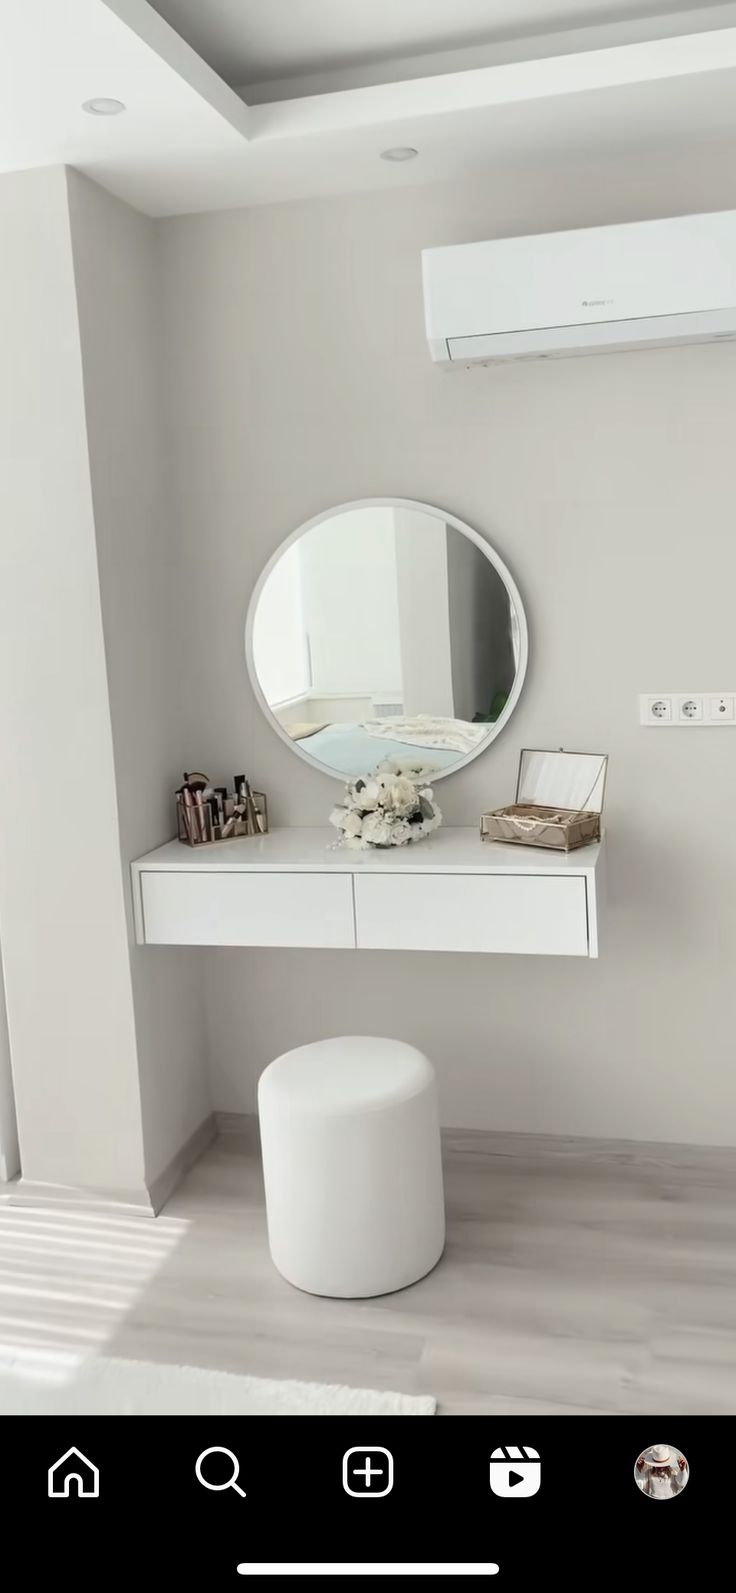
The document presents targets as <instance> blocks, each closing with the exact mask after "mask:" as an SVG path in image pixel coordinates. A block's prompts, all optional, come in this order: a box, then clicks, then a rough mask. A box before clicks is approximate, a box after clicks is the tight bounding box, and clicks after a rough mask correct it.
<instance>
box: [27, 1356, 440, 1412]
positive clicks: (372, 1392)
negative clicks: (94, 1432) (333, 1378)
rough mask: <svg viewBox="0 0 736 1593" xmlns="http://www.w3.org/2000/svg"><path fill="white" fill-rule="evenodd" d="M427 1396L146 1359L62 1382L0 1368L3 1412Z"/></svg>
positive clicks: (389, 1404) (179, 1408)
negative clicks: (208, 1368)
mask: <svg viewBox="0 0 736 1593" xmlns="http://www.w3.org/2000/svg"><path fill="white" fill-rule="evenodd" d="M436 1405H437V1402H436V1400H434V1399H432V1398H431V1397H430V1396H429V1395H412V1394H387V1393H383V1392H381V1391H379V1390H376V1389H372V1388H343V1387H340V1385H339V1384H337V1383H330V1384H327V1383H291V1382H278V1381H276V1380H274V1379H271V1378H268V1377H238V1376H236V1375H235V1374H233V1373H231V1372H211V1371H208V1370H207V1369H206V1368H204V1367H199V1366H166V1365H163V1364H161V1365H159V1364H157V1363H156V1362H153V1361H114V1360H104V1359H103V1358H101V1357H94V1358H92V1359H91V1360H88V1361H83V1362H82V1364H81V1365H80V1366H78V1367H75V1368H74V1370H73V1371H71V1370H70V1371H69V1372H68V1374H67V1375H66V1376H65V1378H64V1380H63V1381H61V1380H59V1381H52V1380H51V1379H50V1378H49V1379H48V1380H44V1381H38V1380H37V1379H36V1378H33V1379H31V1378H30V1377H29V1376H28V1370H27V1368H25V1369H24V1367H23V1365H22V1363H21V1362H20V1361H19V1362H17V1363H16V1364H15V1365H13V1364H12V1363H11V1364H9V1363H8V1362H7V1360H6V1361H4V1363H3V1364H2V1368H1V1369H0V1413H1V1414H2V1415H4V1416H57V1415H60V1416H61V1415H72V1416H433V1415H434V1413H435V1410H436Z"/></svg>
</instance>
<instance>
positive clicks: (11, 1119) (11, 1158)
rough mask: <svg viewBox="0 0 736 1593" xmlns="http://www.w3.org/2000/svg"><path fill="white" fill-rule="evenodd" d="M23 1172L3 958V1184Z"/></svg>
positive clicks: (0, 1127)
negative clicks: (21, 1168) (21, 1169)
mask: <svg viewBox="0 0 736 1593" xmlns="http://www.w3.org/2000/svg"><path fill="white" fill-rule="evenodd" d="M19 1170H20V1150H19V1147H18V1123H17V1120H16V1115H15V1092H14V1090H13V1076H12V1072H11V1067H10V1038H9V1036H8V1020H7V1012H6V1007H5V981H4V979H3V969H2V958H1V957H0V1183H3V1182H5V1181H7V1180H8V1179H10V1178H15V1176H16V1174H17V1173H18V1172H19Z"/></svg>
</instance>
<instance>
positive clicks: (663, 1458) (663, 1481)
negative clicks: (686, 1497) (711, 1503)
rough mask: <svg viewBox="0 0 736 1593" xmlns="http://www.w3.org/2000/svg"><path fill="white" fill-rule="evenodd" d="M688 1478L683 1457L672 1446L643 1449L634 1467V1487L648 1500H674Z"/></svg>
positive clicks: (659, 1445)
mask: <svg viewBox="0 0 736 1593" xmlns="http://www.w3.org/2000/svg"><path fill="white" fill-rule="evenodd" d="M689 1476H690V1467H689V1466H688V1463H687V1461H686V1459H685V1456H684V1455H683V1454H682V1452H681V1451H680V1450H679V1449H675V1448H674V1447H673V1445H672V1444H652V1445H651V1447H650V1448H649V1449H643V1450H642V1452H641V1454H640V1456H639V1458H638V1460H637V1462H636V1465H635V1466H634V1478H635V1481H636V1486H637V1488H640V1489H641V1492H642V1493H644V1494H646V1496H647V1498H648V1499H674V1497H675V1495H676V1494H678V1493H682V1490H683V1488H684V1487H685V1486H686V1485H687V1480H688V1477H689Z"/></svg>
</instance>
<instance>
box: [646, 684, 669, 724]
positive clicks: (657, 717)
mask: <svg viewBox="0 0 736 1593" xmlns="http://www.w3.org/2000/svg"><path fill="white" fill-rule="evenodd" d="M639 722H640V724H642V725H668V724H671V723H672V698H671V697H668V696H667V694H666V693H665V692H653V693H650V695H649V696H647V697H640V698H639Z"/></svg>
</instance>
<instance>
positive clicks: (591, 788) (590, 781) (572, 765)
mask: <svg viewBox="0 0 736 1593" xmlns="http://www.w3.org/2000/svg"><path fill="white" fill-rule="evenodd" d="M607 769H608V753H607V752H565V751H564V750H563V748H562V747H560V749H559V751H558V752H544V751H542V750H539V749H537V748H533V747H525V748H524V750H523V751H522V753H521V755H520V757H519V775H518V779H517V782H516V801H517V802H534V803H537V804H538V805H539V807H545V808H572V809H574V810H575V812H577V813H602V812H603V797H604V793H605V789H606V772H607Z"/></svg>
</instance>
